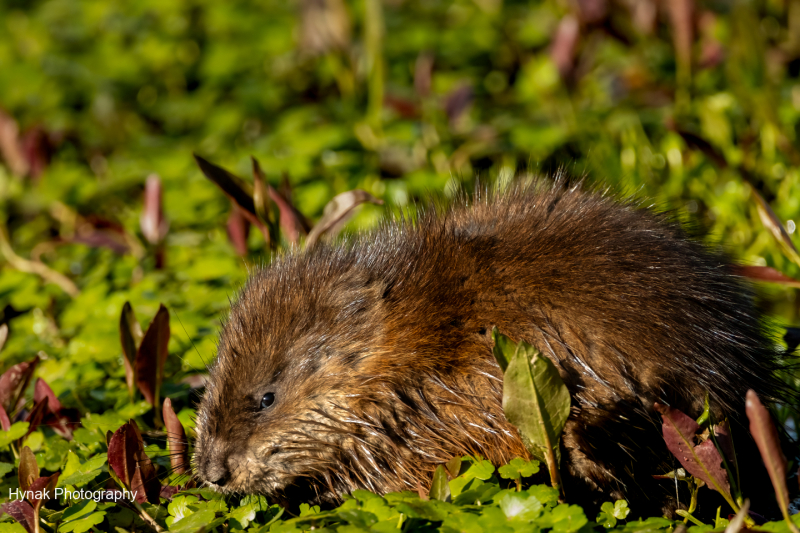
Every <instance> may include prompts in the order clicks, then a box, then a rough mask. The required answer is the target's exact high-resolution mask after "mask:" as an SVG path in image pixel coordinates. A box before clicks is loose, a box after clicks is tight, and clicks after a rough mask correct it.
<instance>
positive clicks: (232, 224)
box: [228, 202, 250, 256]
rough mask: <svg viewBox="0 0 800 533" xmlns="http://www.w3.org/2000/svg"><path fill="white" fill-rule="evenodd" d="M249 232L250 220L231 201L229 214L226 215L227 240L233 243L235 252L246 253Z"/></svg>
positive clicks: (242, 254)
mask: <svg viewBox="0 0 800 533" xmlns="http://www.w3.org/2000/svg"><path fill="white" fill-rule="evenodd" d="M249 234H250V221H248V220H247V218H246V217H245V216H244V215H243V214H242V208H241V207H239V206H238V205H236V203H234V202H231V214H230V215H228V240H230V241H231V244H233V249H234V250H236V253H237V254H239V255H241V256H244V255H247V236H248V235H249Z"/></svg>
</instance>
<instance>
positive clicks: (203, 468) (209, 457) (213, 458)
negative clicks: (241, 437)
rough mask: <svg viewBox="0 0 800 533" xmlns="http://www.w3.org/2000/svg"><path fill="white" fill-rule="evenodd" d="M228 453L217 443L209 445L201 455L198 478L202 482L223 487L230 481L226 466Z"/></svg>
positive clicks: (225, 447)
mask: <svg viewBox="0 0 800 533" xmlns="http://www.w3.org/2000/svg"><path fill="white" fill-rule="evenodd" d="M229 457H230V451H229V450H228V447H227V446H226V445H225V444H224V443H222V442H219V441H216V442H212V443H209V448H208V449H207V450H206V451H205V453H204V454H203V456H202V458H201V461H200V464H199V467H200V468H199V470H200V472H199V473H200V477H202V478H203V480H205V481H207V482H209V483H211V484H213V485H217V486H218V487H224V486H225V485H226V484H228V483H229V482H230V480H231V475H230V474H231V471H230V468H229V466H228V459H229Z"/></svg>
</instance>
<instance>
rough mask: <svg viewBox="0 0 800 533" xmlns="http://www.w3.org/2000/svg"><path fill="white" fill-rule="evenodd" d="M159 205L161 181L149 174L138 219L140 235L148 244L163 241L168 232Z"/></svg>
mask: <svg viewBox="0 0 800 533" xmlns="http://www.w3.org/2000/svg"><path fill="white" fill-rule="evenodd" d="M161 203H162V202H161V180H160V179H159V177H158V176H157V175H156V174H150V175H149V176H148V177H147V181H146V182H145V186H144V206H143V208H142V215H141V218H140V219H139V226H140V227H141V228H142V235H144V238H145V239H147V242H149V243H150V244H158V243H160V242H161V241H163V240H164V237H166V235H167V231H168V230H169V222H167V219H166V218H164V210H163V207H162V205H161Z"/></svg>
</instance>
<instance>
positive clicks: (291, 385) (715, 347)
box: [194, 180, 781, 513]
mask: <svg viewBox="0 0 800 533" xmlns="http://www.w3.org/2000/svg"><path fill="white" fill-rule="evenodd" d="M586 189H587V188H586V187H584V186H582V185H578V186H575V185H566V183H565V182H564V180H556V183H554V184H553V183H549V184H545V182H544V181H542V180H533V182H524V181H517V182H516V183H515V184H513V185H512V186H511V187H509V188H508V189H507V190H506V191H505V192H491V190H489V188H486V187H484V188H483V189H479V190H477V191H476V193H475V194H474V195H473V198H469V196H468V195H466V194H461V195H460V196H459V197H458V199H456V200H454V201H451V202H449V204H448V203H445V205H443V206H442V205H437V204H432V205H431V206H430V207H428V208H426V209H420V212H419V213H418V214H417V215H416V217H411V218H409V217H400V218H395V219H394V220H389V221H387V222H385V223H384V224H383V225H382V226H381V227H380V228H379V229H377V230H376V231H374V232H372V233H368V234H366V235H361V236H356V237H351V238H349V239H345V240H344V241H342V242H339V243H337V244H322V245H319V246H317V247H315V248H313V249H311V250H306V251H302V252H293V253H289V254H286V255H284V256H282V257H279V258H277V259H276V260H274V261H273V262H272V263H271V264H270V265H269V266H268V267H266V268H263V269H260V270H258V271H257V272H254V273H253V274H252V275H251V277H250V279H249V281H248V282H247V283H246V285H245V287H244V288H243V289H242V291H241V293H240V295H239V298H238V300H237V301H236V302H235V303H234V304H233V305H232V307H231V312H230V317H229V318H228V320H227V322H226V323H225V324H224V326H223V329H222V332H221V335H220V340H219V354H218V358H217V360H216V363H215V364H214V365H213V367H212V368H211V372H210V376H209V380H208V382H207V389H206V392H205V396H204V398H203V400H202V403H201V405H200V408H199V412H198V417H197V441H196V452H195V457H194V463H195V468H196V472H197V474H198V476H199V478H200V479H201V480H202V481H204V482H205V483H207V484H208V485H209V486H211V487H213V488H215V489H217V490H220V491H223V492H226V493H261V494H265V495H267V496H269V497H271V498H272V499H274V500H275V501H279V502H284V503H286V502H289V501H290V500H296V499H297V498H305V499H306V500H305V501H308V500H311V501H313V502H323V503H324V502H329V503H332V502H335V501H337V500H338V499H339V498H340V496H341V495H342V494H345V493H349V492H351V491H353V490H354V489H359V488H364V489H368V490H371V491H374V492H377V493H386V492H390V491H399V490H408V489H411V490H417V489H418V488H420V487H422V488H426V487H428V486H429V485H430V482H431V474H432V472H433V470H434V469H435V467H436V465H437V464H441V463H444V462H446V461H448V460H449V459H450V458H451V457H453V456H455V455H464V454H480V455H482V456H483V457H485V458H487V459H489V460H490V461H492V462H493V463H495V464H498V465H499V464H503V463H505V462H507V461H509V460H510V459H512V458H514V457H516V456H522V457H527V456H528V454H527V452H526V450H525V447H524V446H523V443H522V441H521V439H520V437H519V435H518V433H517V431H516V429H515V428H514V427H513V426H512V425H510V424H509V423H508V422H507V421H506V419H505V417H504V415H503V410H502V406H501V399H502V372H501V370H500V369H499V367H498V365H497V363H496V361H495V359H494V357H493V355H492V346H493V341H492V335H491V332H492V328H493V327H496V328H498V330H499V331H500V332H502V333H504V334H506V335H507V336H509V337H510V338H511V339H513V340H520V339H524V340H526V341H528V342H530V343H531V344H533V345H534V346H536V347H537V348H538V349H539V350H541V351H542V352H543V353H544V354H545V355H546V356H548V357H549V358H550V359H551V360H552V361H553V363H555V364H556V366H557V367H558V369H559V372H560V373H561V376H562V378H563V380H564V382H565V383H566V385H567V387H568V388H569V390H570V393H571V396H572V412H571V415H570V418H569V421H568V423H567V427H566V429H565V432H564V435H563V438H562V444H561V446H562V456H563V460H562V473H563V476H564V483H565V489H566V492H567V495H568V497H569V498H570V499H573V498H576V499H580V498H583V501H594V502H602V501H607V500H612V499H621V498H626V499H628V500H629V501H631V502H632V504H631V507H632V508H634V510H635V511H636V512H637V513H645V512H651V510H656V509H657V510H662V509H668V508H670V506H672V508H674V506H675V505H676V502H675V501H674V498H675V490H676V489H675V486H674V485H672V484H671V483H670V482H665V481H656V480H654V479H653V478H652V475H654V474H663V473H665V472H668V471H670V470H673V469H674V468H675V467H677V466H680V465H679V464H678V463H677V461H675V460H674V458H672V457H671V455H670V454H669V452H668V451H667V449H666V446H665V444H664V441H663V439H662V437H661V419H660V417H659V416H658V415H657V414H656V412H655V411H654V409H653V404H654V402H659V403H661V404H665V405H669V406H672V407H675V408H677V409H680V410H681V411H683V412H685V413H687V414H688V415H689V416H692V417H697V416H699V415H700V413H701V412H702V411H703V407H704V400H705V398H706V395H708V398H709V401H710V406H711V413H712V415H713V416H714V418H715V419H716V420H722V419H723V418H724V417H726V416H727V417H731V418H733V419H734V420H738V419H740V418H741V417H742V416H743V415H742V413H743V405H744V397H745V393H746V391H747V390H748V389H750V388H752V389H754V390H755V391H756V392H757V393H758V394H759V395H761V397H762V399H764V400H766V401H774V400H776V396H779V394H778V391H779V390H780V387H781V385H780V380H779V378H778V377H777V376H776V369H777V367H779V365H780V353H779V352H778V350H777V348H776V347H775V346H776V344H775V342H774V339H773V338H772V335H771V333H770V328H769V325H768V324H767V322H766V321H765V319H764V318H763V316H762V314H761V313H760V312H759V311H758V310H757V308H756V306H755V304H754V303H753V294H752V292H751V289H750V287H749V286H748V284H747V283H746V282H745V281H744V280H743V279H742V278H741V277H740V276H738V275H737V274H736V272H735V270H734V269H733V267H731V266H730V263H729V261H728V259H727V258H726V257H725V255H724V254H722V253H720V252H718V251H715V250H714V249H711V248H709V247H707V246H705V245H703V244H702V243H701V242H699V241H698V240H696V239H694V238H691V237H690V236H688V234H687V231H685V230H684V229H683V228H682V226H681V224H680V223H679V222H678V221H677V220H676V217H674V216H670V215H666V214H659V213H657V212H655V211H654V210H653V209H652V208H650V207H646V206H643V205H642V204H641V203H639V202H636V201H633V200H626V199H620V198H615V197H614V196H613V195H610V194H607V193H598V192H596V191H592V190H586ZM738 430H739V428H736V430H735V431H734V434H736V432H737V431H738ZM738 433H739V434H740V435H743V434H745V433H746V432H745V431H744V430H743V429H742V431H738ZM737 451H738V450H737ZM747 462H748V463H760V461H759V460H758V459H757V458H755V457H748V458H747ZM745 490H747V486H745Z"/></svg>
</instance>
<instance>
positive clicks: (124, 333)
mask: <svg viewBox="0 0 800 533" xmlns="http://www.w3.org/2000/svg"><path fill="white" fill-rule="evenodd" d="M142 337H144V334H143V333H142V326H140V325H139V321H138V320H136V314H135V313H134V312H133V308H132V307H131V303H130V302H125V305H123V306H122V314H121V315H120V317H119V340H120V343H122V355H123V358H122V362H123V363H124V365H125V382H126V383H127V384H128V391H129V393H130V395H131V397H133V391H134V386H135V384H136V381H137V380H136V354H137V352H138V350H139V345H140V344H141V343H142Z"/></svg>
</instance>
